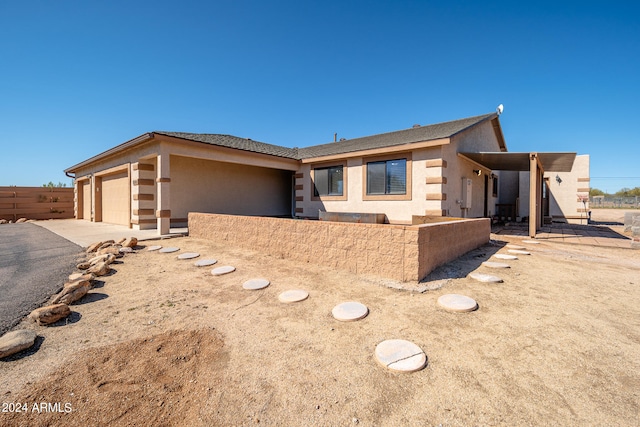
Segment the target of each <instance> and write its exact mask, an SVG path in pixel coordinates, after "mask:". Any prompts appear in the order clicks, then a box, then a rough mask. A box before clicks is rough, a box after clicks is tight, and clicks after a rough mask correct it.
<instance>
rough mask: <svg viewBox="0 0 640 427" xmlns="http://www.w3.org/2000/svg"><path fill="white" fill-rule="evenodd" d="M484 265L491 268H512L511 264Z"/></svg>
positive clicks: (488, 262)
mask: <svg viewBox="0 0 640 427" xmlns="http://www.w3.org/2000/svg"><path fill="white" fill-rule="evenodd" d="M482 265H484V266H485V267H489V268H511V266H510V265H509V264H506V263H504V262H494V261H485V262H483V263H482Z"/></svg>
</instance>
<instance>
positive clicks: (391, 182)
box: [367, 159, 407, 195]
mask: <svg viewBox="0 0 640 427" xmlns="http://www.w3.org/2000/svg"><path fill="white" fill-rule="evenodd" d="M385 194H407V159H396V160H385V161H381V162H369V163H367V195H385Z"/></svg>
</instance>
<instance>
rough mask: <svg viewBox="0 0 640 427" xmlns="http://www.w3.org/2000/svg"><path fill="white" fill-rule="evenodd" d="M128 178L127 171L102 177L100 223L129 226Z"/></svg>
mask: <svg viewBox="0 0 640 427" xmlns="http://www.w3.org/2000/svg"><path fill="white" fill-rule="evenodd" d="M129 197H130V196H129V176H128V174H127V171H123V172H118V173H114V174H111V175H105V176H103V177H102V222H108V223H110V224H122V225H129V221H130V216H129Z"/></svg>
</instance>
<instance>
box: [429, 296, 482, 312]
mask: <svg viewBox="0 0 640 427" xmlns="http://www.w3.org/2000/svg"><path fill="white" fill-rule="evenodd" d="M438 305H439V306H440V307H442V308H444V309H445V310H448V311H455V312H458V313H467V312H469V311H473V310H475V309H477V308H478V303H477V302H476V300H474V299H473V298H469V297H467V296H464V295H459V294H446V295H442V296H441V297H440V298H438Z"/></svg>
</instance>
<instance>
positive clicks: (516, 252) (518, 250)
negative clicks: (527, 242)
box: [508, 249, 531, 255]
mask: <svg viewBox="0 0 640 427" xmlns="http://www.w3.org/2000/svg"><path fill="white" fill-rule="evenodd" d="M508 252H509V253H510V254H518V255H531V252H528V251H522V250H520V249H509V251H508Z"/></svg>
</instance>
